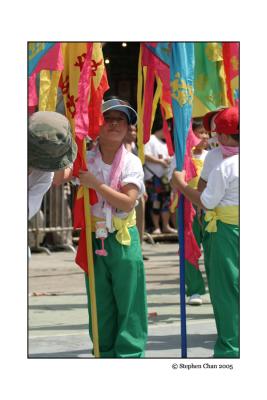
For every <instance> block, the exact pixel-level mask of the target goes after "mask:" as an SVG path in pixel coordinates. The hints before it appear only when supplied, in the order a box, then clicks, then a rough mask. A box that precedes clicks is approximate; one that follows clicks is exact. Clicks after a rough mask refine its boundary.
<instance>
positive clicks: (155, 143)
mask: <svg viewBox="0 0 267 400" xmlns="http://www.w3.org/2000/svg"><path fill="white" fill-rule="evenodd" d="M144 152H145V155H150V156H153V157H156V158H162V159H167V158H170V156H169V153H168V147H167V144H166V143H164V142H163V141H161V140H159V139H158V138H157V136H156V135H151V137H150V140H149V142H148V143H147V144H145V146H144ZM159 156H160V157H159ZM146 165H147V166H148V168H149V169H150V170H151V171H152V172H153V173H154V174H155V175H156V176H157V177H158V178H161V177H162V176H163V175H164V174H166V173H167V168H165V167H163V165H161V164H157V163H153V162H150V161H146V163H145V166H144V171H145V180H146V181H147V180H148V179H150V178H152V176H153V174H152V173H151V172H150V171H149V170H148V169H147V168H146Z"/></svg>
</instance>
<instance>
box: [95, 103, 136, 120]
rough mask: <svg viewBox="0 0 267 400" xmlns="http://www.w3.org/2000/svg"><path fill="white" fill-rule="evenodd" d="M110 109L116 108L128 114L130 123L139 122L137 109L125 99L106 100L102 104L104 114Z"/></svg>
mask: <svg viewBox="0 0 267 400" xmlns="http://www.w3.org/2000/svg"><path fill="white" fill-rule="evenodd" d="M109 110H116V111H121V112H123V113H124V114H125V115H126V116H127V119H128V123H129V124H130V125H135V124H136V123H137V113H136V111H135V110H134V109H133V108H132V107H131V106H129V104H127V103H126V102H125V101H123V100H119V99H111V100H107V101H105V102H104V103H103V104H102V113H103V114H104V113H105V112H107V111H109Z"/></svg>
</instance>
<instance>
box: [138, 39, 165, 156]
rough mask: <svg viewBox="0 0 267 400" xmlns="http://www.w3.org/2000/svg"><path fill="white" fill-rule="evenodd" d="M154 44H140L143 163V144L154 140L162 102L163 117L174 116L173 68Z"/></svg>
mask: <svg viewBox="0 0 267 400" xmlns="http://www.w3.org/2000/svg"><path fill="white" fill-rule="evenodd" d="M154 45H155V46H150V44H147V43H141V44H140V55H139V67H138V89H137V113H138V115H139V119H138V127H137V143H138V155H139V157H140V159H141V161H142V162H143V163H144V148H143V144H145V143H147V142H148V141H149V139H150V134H151V129H152V126H153V122H154V118H155V114H156V109H157V105H158V102H160V105H161V113H162V118H163V119H169V118H172V108H171V95H170V69H169V66H168V65H167V64H166V63H165V62H163V61H162V60H161V59H160V58H159V57H158V56H157V55H156V53H155V51H154V50H156V47H157V44H154ZM151 49H153V51H152V50H151ZM155 83H156V90H155ZM164 126H165V125H164ZM165 131H166V129H165ZM166 132H167V131H166Z"/></svg>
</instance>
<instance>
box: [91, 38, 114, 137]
mask: <svg viewBox="0 0 267 400" xmlns="http://www.w3.org/2000/svg"><path fill="white" fill-rule="evenodd" d="M108 89H109V84H108V79H107V73H106V68H105V64H104V57H103V52H102V45H101V43H94V44H93V53H92V60H91V92H90V102H89V110H88V114H89V121H90V125H89V132H88V134H89V136H90V137H91V138H92V139H93V140H95V139H96V138H97V136H98V132H99V127H100V126H101V125H102V124H103V115H102V112H101V106H102V101H103V97H104V93H105V92H106V91H107V90H108Z"/></svg>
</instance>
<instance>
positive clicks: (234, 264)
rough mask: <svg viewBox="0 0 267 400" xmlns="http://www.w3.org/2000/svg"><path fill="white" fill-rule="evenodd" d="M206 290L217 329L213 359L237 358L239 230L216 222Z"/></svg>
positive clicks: (233, 226) (209, 247)
mask: <svg viewBox="0 0 267 400" xmlns="http://www.w3.org/2000/svg"><path fill="white" fill-rule="evenodd" d="M208 251H209V256H208V260H209V261H208V263H209V290H210V297H211V302H212V305H213V311H214V317H215V322H216V327H217V333H218V337H217V341H216V344H215V347H214V357H217V358H227V357H229V358H236V357H239V227H238V226H236V225H230V224H225V223H222V222H221V221H217V232H214V233H210V234H209V244H208Z"/></svg>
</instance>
